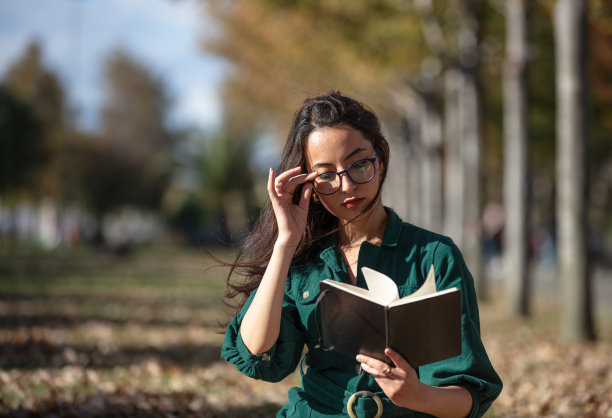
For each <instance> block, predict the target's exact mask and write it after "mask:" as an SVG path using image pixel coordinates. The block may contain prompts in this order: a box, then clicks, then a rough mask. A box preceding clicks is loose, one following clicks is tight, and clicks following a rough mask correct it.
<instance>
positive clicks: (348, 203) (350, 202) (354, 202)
mask: <svg viewBox="0 0 612 418" xmlns="http://www.w3.org/2000/svg"><path fill="white" fill-rule="evenodd" d="M364 200H365V198H363V197H352V198H350V199H346V200H345V201H344V202H342V206H344V207H345V208H347V209H352V208H356V207H357V206H359V205H360V204H361V202H363V201H364Z"/></svg>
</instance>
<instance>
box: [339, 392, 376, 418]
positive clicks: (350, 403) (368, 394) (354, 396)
mask: <svg viewBox="0 0 612 418" xmlns="http://www.w3.org/2000/svg"><path fill="white" fill-rule="evenodd" d="M360 396H366V397H368V398H372V399H374V402H376V405H377V406H378V412H376V415H374V418H380V416H381V415H382V413H383V404H382V401H381V400H380V398H379V397H378V396H377V395H375V394H373V393H372V392H370V391H369V390H362V391H359V392H355V393H353V394H352V395H351V397H350V398H349V400H348V402H347V403H346V410H347V411H348V414H349V417H351V418H357V415H355V413H354V412H353V402H355V399H357V398H358V397H360Z"/></svg>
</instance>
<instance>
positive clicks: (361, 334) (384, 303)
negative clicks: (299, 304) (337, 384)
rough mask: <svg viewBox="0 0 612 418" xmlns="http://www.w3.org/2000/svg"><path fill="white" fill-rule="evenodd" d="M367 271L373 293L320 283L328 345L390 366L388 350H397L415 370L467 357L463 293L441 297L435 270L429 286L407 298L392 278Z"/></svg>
mask: <svg viewBox="0 0 612 418" xmlns="http://www.w3.org/2000/svg"><path fill="white" fill-rule="evenodd" d="M361 271H362V272H363V276H364V278H365V281H366V283H367V286H368V289H362V288H360V287H357V286H353V285H350V284H347V283H342V282H336V281H333V280H323V281H322V282H321V284H320V289H321V299H320V302H319V304H320V305H319V306H320V310H321V325H322V326H321V334H322V335H321V337H322V342H323V344H324V346H326V347H328V348H333V349H334V350H337V351H340V352H342V353H344V354H346V355H348V356H349V357H352V358H354V357H355V356H356V355H357V354H358V353H361V354H365V355H367V356H370V357H374V358H377V359H379V360H382V361H387V362H390V360H389V359H388V358H387V357H386V356H385V354H384V350H385V348H386V347H391V348H393V349H394V350H395V351H397V352H399V353H400V354H401V355H402V356H403V357H404V358H405V359H406V360H407V361H408V362H409V363H410V364H411V365H412V367H415V368H416V367H419V366H421V365H424V364H428V363H433V362H435V361H440V360H444V359H447V358H450V357H454V356H457V355H459V354H461V291H460V290H459V289H457V288H456V287H453V288H450V289H446V290H442V291H440V292H437V291H436V280H435V275H434V268H433V266H431V269H430V271H429V274H428V275H427V278H426V279H425V282H424V283H423V285H422V286H421V287H420V288H419V289H418V290H417V291H416V292H414V293H412V294H411V295H408V296H405V297H403V298H400V297H399V291H398V289H397V285H396V284H395V282H394V281H393V280H392V279H390V278H389V277H387V276H386V275H384V274H382V273H379V272H377V271H375V270H372V269H369V268H367V267H364V268H362V270H361Z"/></svg>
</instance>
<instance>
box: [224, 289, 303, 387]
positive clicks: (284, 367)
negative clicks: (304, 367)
mask: <svg viewBox="0 0 612 418" xmlns="http://www.w3.org/2000/svg"><path fill="white" fill-rule="evenodd" d="M256 291H257V290H254V291H253V292H252V293H251V295H250V297H249V299H248V300H247V302H246V303H245V305H244V307H243V308H242V310H241V311H240V313H239V314H238V315H236V316H235V317H234V319H233V320H232V321H231V322H230V324H229V325H228V327H227V329H226V331H225V338H224V341H223V346H222V348H221V357H222V358H223V359H225V360H226V361H228V362H229V363H232V364H234V365H235V366H236V368H237V369H238V370H239V371H240V372H241V373H243V374H244V375H246V376H248V377H252V378H255V379H260V380H265V381H268V382H278V381H280V380H282V379H284V378H285V377H286V376H288V375H290V374H291V373H292V372H293V371H294V370H295V368H296V367H297V364H298V362H299V359H300V356H301V354H302V350H303V348H304V338H303V336H302V332H301V330H300V325H299V324H300V322H299V318H298V312H297V309H296V307H295V303H294V302H293V301H291V300H290V299H288V298H287V297H285V299H284V300H283V307H282V317H281V326H280V332H279V336H278V339H277V341H276V343H275V344H274V346H272V348H270V349H269V350H268V351H266V352H265V353H262V354H251V353H250V352H249V350H248V349H247V347H246V346H245V345H244V342H243V341H242V337H241V335H240V325H241V323H242V319H243V318H244V315H245V313H246V311H247V309H248V308H249V306H250V304H251V302H252V300H253V297H254V296H255V293H256Z"/></svg>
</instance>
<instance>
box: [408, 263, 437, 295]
mask: <svg viewBox="0 0 612 418" xmlns="http://www.w3.org/2000/svg"><path fill="white" fill-rule="evenodd" d="M430 293H436V275H435V273H434V266H433V265H432V266H431V267H430V268H429V273H428V274H427V277H426V278H425V281H424V282H423V284H422V285H421V287H419V288H418V289H417V290H416V291H415V292H414V293H412V294H410V295H409V296H405V298H408V299H412V298H417V297H419V296H423V295H428V294H430Z"/></svg>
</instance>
